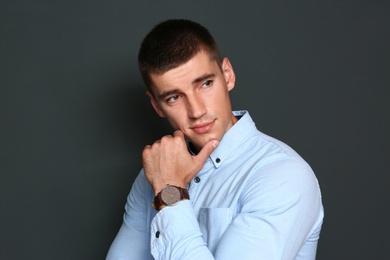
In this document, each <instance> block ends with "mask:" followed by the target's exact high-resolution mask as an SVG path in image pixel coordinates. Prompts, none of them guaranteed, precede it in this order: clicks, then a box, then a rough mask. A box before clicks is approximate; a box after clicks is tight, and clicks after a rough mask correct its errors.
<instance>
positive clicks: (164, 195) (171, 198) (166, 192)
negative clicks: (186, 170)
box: [161, 186, 180, 206]
mask: <svg viewBox="0 0 390 260" xmlns="http://www.w3.org/2000/svg"><path fill="white" fill-rule="evenodd" d="M161 200H162V201H163V202H164V203H165V204H166V205H168V206H172V205H174V204H176V203H178V202H179V201H180V191H179V190H178V189H177V188H176V187H174V186H167V187H165V188H164V189H163V190H162V191H161Z"/></svg>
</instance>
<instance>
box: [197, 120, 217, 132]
mask: <svg viewBox="0 0 390 260" xmlns="http://www.w3.org/2000/svg"><path fill="white" fill-rule="evenodd" d="M214 123H215V121H212V122H209V123H205V124H199V125H195V126H193V127H191V129H192V130H193V131H194V132H195V133H197V134H204V133H207V132H208V131H210V130H211V128H213V126H214Z"/></svg>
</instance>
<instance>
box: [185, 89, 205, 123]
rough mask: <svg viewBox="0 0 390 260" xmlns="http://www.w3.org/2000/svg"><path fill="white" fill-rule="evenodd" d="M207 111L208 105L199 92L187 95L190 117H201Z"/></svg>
mask: <svg viewBox="0 0 390 260" xmlns="http://www.w3.org/2000/svg"><path fill="white" fill-rule="evenodd" d="M206 112H207V108H206V105H205V104H204V101H203V99H202V97H200V96H199V94H197V93H194V94H193V95H191V96H187V113H188V116H189V117H190V118H194V119H196V118H200V117H202V116H203V115H204V114H206Z"/></svg>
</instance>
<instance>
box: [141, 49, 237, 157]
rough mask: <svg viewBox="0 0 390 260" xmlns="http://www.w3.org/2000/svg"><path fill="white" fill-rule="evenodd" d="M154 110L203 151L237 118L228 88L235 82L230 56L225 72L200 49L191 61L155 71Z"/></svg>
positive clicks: (223, 63) (223, 67)
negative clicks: (158, 72) (234, 114)
mask: <svg viewBox="0 0 390 260" xmlns="http://www.w3.org/2000/svg"><path fill="white" fill-rule="evenodd" d="M151 79H152V82H153V86H152V91H153V93H150V92H149V91H148V92H147V94H148V96H149V97H150V100H151V103H152V105H153V108H154V110H155V111H156V112H157V114H158V115H159V116H161V117H166V118H167V119H168V120H169V122H170V124H171V125H172V127H173V128H174V129H175V130H181V131H182V132H183V133H184V135H185V136H186V138H187V139H188V140H189V141H190V142H191V143H192V144H193V145H194V146H195V148H196V149H197V150H200V149H201V148H202V147H203V146H204V145H205V144H206V142H207V141H209V140H212V139H217V140H221V139H222V137H223V135H224V134H225V133H226V132H227V131H228V130H229V129H230V128H231V127H232V126H233V124H234V123H235V122H236V121H237V119H236V118H235V117H234V116H233V114H232V111H231V104H230V98H229V93H228V92H229V91H230V90H231V89H233V87H234V84H235V75H234V71H233V68H232V66H231V64H230V62H229V60H228V59H227V58H225V59H224V60H223V62H222V71H221V68H220V67H219V66H218V64H217V62H216V61H212V60H210V58H209V55H208V54H207V53H205V52H199V53H198V54H197V55H195V56H194V57H193V58H192V59H190V60H189V61H188V62H186V63H184V64H183V65H180V66H179V67H177V68H174V69H171V70H169V71H167V72H165V73H164V74H161V75H156V74H152V75H151Z"/></svg>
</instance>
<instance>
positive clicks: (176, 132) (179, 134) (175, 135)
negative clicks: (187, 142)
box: [173, 130, 184, 138]
mask: <svg viewBox="0 0 390 260" xmlns="http://www.w3.org/2000/svg"><path fill="white" fill-rule="evenodd" d="M173 136H174V137H182V138H184V134H183V132H182V131H180V130H176V131H175V132H174V133H173Z"/></svg>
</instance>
